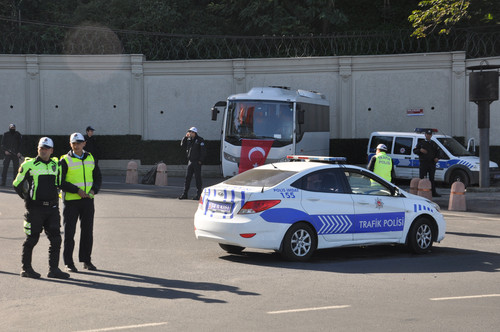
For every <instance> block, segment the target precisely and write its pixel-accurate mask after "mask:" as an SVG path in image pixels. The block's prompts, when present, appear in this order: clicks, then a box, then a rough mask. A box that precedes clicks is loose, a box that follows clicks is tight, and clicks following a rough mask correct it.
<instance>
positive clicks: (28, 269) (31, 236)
mask: <svg viewBox="0 0 500 332" xmlns="http://www.w3.org/2000/svg"><path fill="white" fill-rule="evenodd" d="M52 152H54V142H53V141H52V140H51V139H50V138H48V137H42V138H41V139H40V141H39V142H38V155H37V157H36V158H26V159H25V161H24V162H23V163H22V164H21V167H20V168H19V172H18V174H17V176H16V178H15V179H14V182H13V185H14V189H15V190H16V192H17V193H18V195H19V196H21V198H23V199H24V201H25V204H26V214H25V215H24V218H25V219H24V232H25V233H26V240H25V241H24V243H23V253H22V271H21V277H25V278H33V279H38V278H40V273H37V272H35V270H33V267H32V266H31V256H32V254H33V248H34V247H35V246H36V244H37V243H38V240H39V238H40V233H41V232H42V230H45V234H46V235H47V238H48V239H49V241H50V246H49V273H48V274H47V277H49V278H59V279H67V278H69V274H68V273H66V272H63V271H61V270H60V269H59V253H60V251H61V230H60V228H61V216H60V215H59V192H58V189H57V188H58V186H59V179H60V168H59V163H58V160H57V158H51V157H50V155H51V154H52Z"/></svg>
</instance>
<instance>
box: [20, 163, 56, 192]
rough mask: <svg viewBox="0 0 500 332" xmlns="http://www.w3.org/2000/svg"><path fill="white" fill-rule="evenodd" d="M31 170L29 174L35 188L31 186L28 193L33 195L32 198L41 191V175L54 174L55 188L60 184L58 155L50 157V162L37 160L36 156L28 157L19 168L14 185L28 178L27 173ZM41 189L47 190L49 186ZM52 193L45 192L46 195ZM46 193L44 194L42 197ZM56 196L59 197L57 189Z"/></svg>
mask: <svg viewBox="0 0 500 332" xmlns="http://www.w3.org/2000/svg"><path fill="white" fill-rule="evenodd" d="M28 171H29V174H30V175H31V177H32V178H33V184H32V185H33V188H31V190H30V192H29V193H28V192H26V195H31V197H30V199H31V200H36V199H37V194H38V193H39V189H38V185H39V183H40V177H41V176H54V190H55V188H56V187H58V186H59V171H60V168H59V163H58V159H57V158H56V157H52V158H50V161H49V162H48V163H44V162H37V160H36V158H26V159H24V162H23V163H22V164H21V167H20V168H19V172H18V174H17V176H16V178H15V179H14V182H13V185H14V186H15V187H17V186H19V185H20V184H21V182H23V181H24V180H25V178H26V175H27V173H28ZM41 190H45V191H47V188H45V187H44V188H43V189H41ZM47 194H49V195H50V194H51V193H47V192H46V193H45V196H47ZM43 196H44V195H43V194H42V197H43ZM55 196H56V197H55V198H57V192H56V191H55Z"/></svg>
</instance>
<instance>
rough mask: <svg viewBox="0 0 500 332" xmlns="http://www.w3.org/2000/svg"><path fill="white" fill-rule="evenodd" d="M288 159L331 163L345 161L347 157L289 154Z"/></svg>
mask: <svg viewBox="0 0 500 332" xmlns="http://www.w3.org/2000/svg"><path fill="white" fill-rule="evenodd" d="M286 159H288V160H289V161H320V162H329V163H343V162H345V161H346V160H347V159H346V158H345V157H320V156H302V155H288V156H286Z"/></svg>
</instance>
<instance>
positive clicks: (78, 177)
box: [61, 153, 95, 201]
mask: <svg viewBox="0 0 500 332" xmlns="http://www.w3.org/2000/svg"><path fill="white" fill-rule="evenodd" d="M61 160H65V161H66V163H67V164H68V172H67V173H66V182H69V183H71V184H74V185H75V186H77V187H78V188H80V189H81V190H83V191H84V192H85V193H87V194H88V193H89V192H90V189H92V185H93V184H94V178H93V176H92V172H93V171H94V168H95V161H94V157H92V155H91V154H90V153H89V154H88V155H87V157H85V159H79V158H76V157H71V156H69V155H67V154H66V155H64V156H62V157H61ZM63 199H64V200H65V201H74V200H77V199H81V197H80V195H78V194H73V193H70V192H65V193H64V195H63Z"/></svg>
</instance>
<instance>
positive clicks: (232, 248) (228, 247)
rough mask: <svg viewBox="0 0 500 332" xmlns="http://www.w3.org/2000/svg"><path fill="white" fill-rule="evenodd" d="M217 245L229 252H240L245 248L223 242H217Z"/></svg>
mask: <svg viewBox="0 0 500 332" xmlns="http://www.w3.org/2000/svg"><path fill="white" fill-rule="evenodd" d="M219 246H220V247H221V248H222V250H224V251H225V252H227V253H230V254H241V252H242V251H243V249H245V248H244V247H240V246H233V245H230V244H223V243H219Z"/></svg>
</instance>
